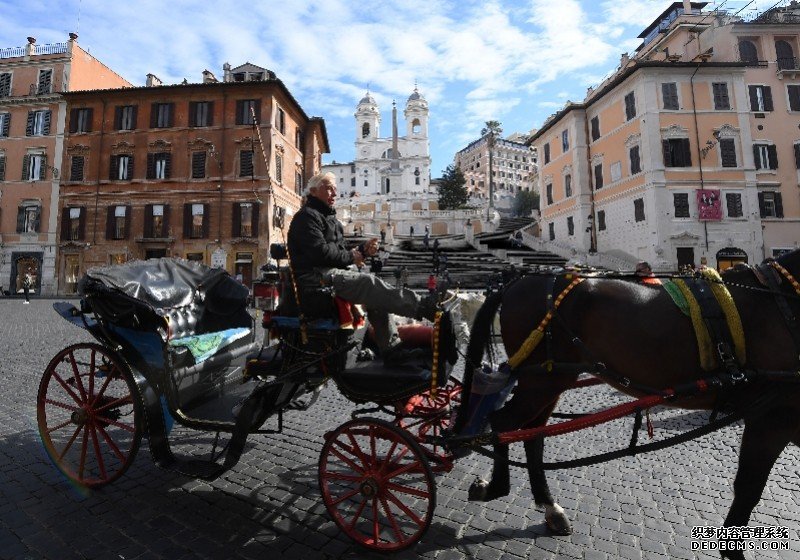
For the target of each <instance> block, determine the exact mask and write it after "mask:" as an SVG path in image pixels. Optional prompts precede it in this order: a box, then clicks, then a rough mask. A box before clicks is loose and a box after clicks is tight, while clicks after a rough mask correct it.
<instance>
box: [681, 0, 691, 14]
mask: <svg viewBox="0 0 800 560" xmlns="http://www.w3.org/2000/svg"><path fill="white" fill-rule="evenodd" d="M683 13H684V14H691V13H692V2H691V0H683Z"/></svg>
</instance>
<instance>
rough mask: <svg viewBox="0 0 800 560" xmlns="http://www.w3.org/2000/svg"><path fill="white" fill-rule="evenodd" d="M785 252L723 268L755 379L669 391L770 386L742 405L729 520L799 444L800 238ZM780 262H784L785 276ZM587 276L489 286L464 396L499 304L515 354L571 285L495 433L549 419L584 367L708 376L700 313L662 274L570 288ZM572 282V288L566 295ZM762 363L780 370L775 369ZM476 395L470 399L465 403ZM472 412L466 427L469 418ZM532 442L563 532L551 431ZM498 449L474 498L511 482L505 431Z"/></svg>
mask: <svg viewBox="0 0 800 560" xmlns="http://www.w3.org/2000/svg"><path fill="white" fill-rule="evenodd" d="M774 262H775V263H777V264H778V265H780V266H774V265H771V263H769V262H767V261H765V263H764V264H762V265H761V266H760V267H752V266H748V265H742V266H737V267H734V268H731V269H728V270H726V271H725V272H724V273H723V274H722V275H721V278H722V282H723V283H724V284H725V285H726V287H728V289H729V291H730V294H731V296H732V298H733V301H734V303H735V305H736V308H737V310H738V312H739V315H740V318H741V324H742V327H743V332H744V340H745V341H746V361H745V363H742V364H739V367H740V368H741V370H740V373H742V372H743V376H744V378H745V381H739V382H738V383H735V384H733V383H725V384H722V385H725V387H726V388H725V390H724V391H723V389H721V388H718V389H715V390H710V391H706V392H702V393H695V394H685V396H677V398H675V399H672V400H670V401H669V402H668V403H667V404H668V405H669V406H673V407H679V408H686V409H697V410H715V409H718V408H726V407H727V408H729V409H733V410H741V408H738V409H737V407H741V406H745V407H746V403H748V402H752V401H754V400H756V398H757V397H759V396H763V399H762V402H763V403H765V404H763V405H762V406H761V407H759V408H757V409H749V410H748V409H747V408H745V409H744V412H743V413H742V416H743V419H744V431H743V435H742V440H741V449H740V454H739V464H738V470H737V474H736V478H735V481H734V499H733V502H732V504H731V507H730V510H729V513H728V515H727V517H726V519H725V522H724V526H725V527H732V526H745V525H747V523H748V521H749V519H750V515H751V513H752V510H753V508H754V507H755V506H756V504H757V503H758V501H759V500H760V499H761V494H762V492H763V490H764V487H765V485H766V481H767V477H768V476H769V473H770V470H771V469H772V466H773V464H774V463H775V461H776V459H777V458H778V456H779V455H780V453H781V452H782V451H783V449H784V448H785V447H786V446H787V445H789V444H790V443H794V444H795V445H800V383H797V381H800V358H799V357H798V355H799V354H800V328H799V327H798V319H797V318H798V317H800V284H798V282H797V280H795V278H798V277H800V250H795V251H792V252H790V253H787V254H784V255H782V256H780V257H779V258H778V259H776V260H775V261H774ZM781 268H782V269H783V271H782V272H783V273H785V274H781V275H780V276H778V275H777V274H776V273H778V272H781V271H780V269H781ZM770 269H772V270H770ZM773 271H774V272H773ZM765 273H769V274H772V275H773V276H774V278H775V279H774V281H773V283H772V284H770V287H764V284H762V282H761V281H760V280H763V279H764V278H763V277H764V274H765ZM577 276H578V275H575V274H569V273H568V272H567V271H565V272H564V273H562V274H558V275H556V274H535V273H534V274H528V275H523V276H521V277H519V278H518V279H516V280H514V281H512V282H510V283H508V284H506V286H505V287H504V288H503V289H501V290H499V291H497V292H495V293H493V294H491V295H490V296H489V297H487V299H486V301H485V302H484V304H483V306H482V307H481V308H480V309H479V311H478V313H477V316H476V318H475V321H474V323H473V325H472V329H471V330H472V334H471V337H470V340H469V344H468V347H467V359H466V365H465V370H464V393H463V397H462V399H463V400H464V401H466V400H467V399H468V395H469V392H470V386H471V382H472V376H473V374H474V371H475V368H476V367H479V364H480V363H481V360H482V358H483V356H484V353H485V352H486V351H489V348H490V346H491V324H492V322H493V321H494V319H495V316H496V315H497V310H498V308H500V312H499V318H500V326H501V329H500V331H501V337H502V342H503V345H504V347H505V350H506V353H507V355H508V356H514V354H515V353H516V352H517V351H518V350H520V348H521V347H522V346H523V344H524V343H525V341H526V339H528V337H529V335H530V334H531V333H532V332H533V331H534V329H536V327H537V326H539V325H540V321H541V320H542V318H543V317H544V316H545V314H546V313H547V312H548V309H551V310H552V309H553V307H554V306H553V301H554V299H553V298H555V300H558V299H559V298H558V297H557V296H562V297H561V299H560V301H559V302H558V303H560V306H558V307H557V309H556V311H555V316H554V318H553V319H551V321H550V323H549V330H550V333H549V335H550V336H549V337H548V336H546V337H545V338H549V340H546V341H543V342H542V343H541V344H538V345H537V346H536V347H535V348H534V349H533V351H532V353H531V354H530V355H528V357H527V358H525V359H524V361H522V362H520V363H519V364H518V365H517V367H516V368H515V369H514V373H515V374H516V377H517V379H518V385H517V387H516V388H515V390H514V393H513V398H512V399H511V400H509V401H508V402H507V403H506V404H505V405H504V406H503V407H502V408H500V409H499V410H497V411H495V412H494V413H493V414H492V415H490V425H491V429H492V431H493V432H494V433H498V432H504V431H510V430H518V429H523V428H531V427H536V426H543V425H545V424H546V423H547V421H548V419H549V418H550V416H551V414H552V413H553V411H554V409H555V407H556V404H557V401H558V399H559V396H560V395H561V393H562V392H564V391H565V390H567V389H568V388H570V387H571V386H572V385H573V384H574V382H575V381H576V380H577V378H578V376H579V375H580V374H581V372H587V371H588V372H594V373H595V374H596V375H597V376H598V377H600V378H601V379H603V380H604V381H606V382H607V383H608V384H610V385H611V386H613V387H614V388H616V389H618V390H619V391H622V392H624V393H626V394H629V395H631V396H634V397H637V398H638V397H642V396H645V395H646V394H648V391H647V390H645V389H643V388H654V389H655V390H656V391H658V390H666V389H668V388H670V387H676V386H683V387H685V386H686V385H687V384H689V385H694V384H698V383H701V382H698V381H697V380H700V379H707V378H708V376H709V372H708V371H704V370H703V369H702V368H701V366H700V364H701V361H700V358H701V356H700V350H699V349H698V343H697V341H696V338H695V336H696V335H695V332H694V329H693V326H692V322H691V320H690V319H689V318H688V317H686V315H684V314H683V313H682V312H681V311H680V309H679V308H678V306H676V305H675V303H674V302H673V300H672V298H671V297H670V296H669V294H667V291H666V290H665V289H664V288H663V286H661V285H659V284H660V283H659V282H643V281H642V279H637V278H636V277H635V276H634V275H627V276H622V275H616V277H604V276H602V275H598V276H596V277H590V276H588V275H585V276H584V277H583V281H581V282H580V283H579V284H577V285H574V286H573V287H572V288H570V289H569V290H567V288H568V287H569V286H570V285H571V284H572V283H573V282H574V278H576V277H577ZM778 281H780V284H778ZM565 290H566V291H567V292H568V293H566V295H563V294H565ZM548 301H549V302H550V303H549V304H548ZM781 307H782V308H783V309H781ZM720 361H722V360H720ZM760 372H762V373H763V372H771V373H773V374H777V373H780V374H781V375H772V376H771V377H769V379H767V377H768V376H767V375H766V374H764V375H760V374H759V373H760ZM609 373H613V375H611V374H609ZM466 406H467V403H466V402H463V403H462V407H461V411H463V410H464V409H465V408H466ZM461 416H462V415H461V414H460V415H459V417H458V419H457V421H456V430H457V429H458V427H459V426H461V425H463V422H464V419H463V418H462V417H461ZM524 448H525V452H526V465H527V470H528V475H529V477H530V482H531V490H532V493H533V498H534V500H535V502H536V504H537V505H538V506H540V507H541V506H544V508H545V520H546V524H547V527H548V528H549V530H550V531H551V532H552V533H555V534H559V535H566V534H570V533H571V526H570V523H569V520H568V518H567V516H566V514H565V512H564V510H563V508H561V506H559V505H558V504H557V503H556V502H555V501H554V500H553V497H552V495H551V493H550V490H549V488H548V485H547V480H546V478H545V474H544V468H543V449H544V440H543V438H542V437H539V438H537V439H533V440H528V441H525V442H524ZM493 450H494V463H493V467H492V473H491V477H490V480H489V481H488V482H486V481H485V480H480V479H479V480H477V481H476V482H475V483H473V485H472V487H471V488H470V499H472V500H477V501H489V500H492V499H495V498H498V497H501V496H505V495H507V494H508V492H509V487H510V481H509V463H508V456H509V455H508V445H503V444H497V443H495V445H494V446H493ZM722 554H723V558H725V557H727V558H731V559H733V560H743V559H744V554H743V553H742V552H740V551H724V552H723V553H722Z"/></svg>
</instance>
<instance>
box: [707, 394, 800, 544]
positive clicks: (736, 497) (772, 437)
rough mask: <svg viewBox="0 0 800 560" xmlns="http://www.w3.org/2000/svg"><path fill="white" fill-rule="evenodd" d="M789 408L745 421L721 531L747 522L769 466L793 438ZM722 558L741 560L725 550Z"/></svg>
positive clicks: (770, 468) (761, 489) (794, 434)
mask: <svg viewBox="0 0 800 560" xmlns="http://www.w3.org/2000/svg"><path fill="white" fill-rule="evenodd" d="M792 414H793V412H792V410H791V409H789V408H786V409H782V410H778V411H770V412H769V413H767V414H765V415H762V416H757V417H753V418H747V419H745V425H744V433H743V434H742V447H741V450H740V452H739V470H738V471H737V472H736V479H735V481H734V483H733V503H732V504H731V509H730V511H729V512H728V516H727V517H726V518H725V523H724V526H725V527H742V526H746V525H747V523H748V522H749V521H750V514H751V513H752V512H753V508H755V507H756V505H757V504H758V502H759V500H760V499H761V494H762V493H763V492H764V487H765V486H766V484H767V478H768V477H769V473H770V471H771V470H772V466H773V465H774V464H775V461H776V460H777V459H778V456H779V455H780V454H781V452H782V451H783V450H784V448H785V447H786V446H787V445H788V444H789V442H790V441H792V440H793V439H798V438H797V436H796V429H797V419H796V418H793V417H792ZM721 554H722V557H723V558H730V559H731V560H744V558H745V556H744V552H742V551H739V550H726V551H722V552H721Z"/></svg>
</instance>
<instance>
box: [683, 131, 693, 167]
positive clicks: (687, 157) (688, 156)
mask: <svg viewBox="0 0 800 560" xmlns="http://www.w3.org/2000/svg"><path fill="white" fill-rule="evenodd" d="M681 151H682V152H683V166H684V167H691V166H692V150H691V146H690V145H689V139H688V138H681Z"/></svg>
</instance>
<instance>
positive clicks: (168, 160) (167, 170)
mask: <svg viewBox="0 0 800 560" xmlns="http://www.w3.org/2000/svg"><path fill="white" fill-rule="evenodd" d="M164 162H165V164H164V179H169V178H170V177H171V176H172V154H171V153H166V154H164Z"/></svg>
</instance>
